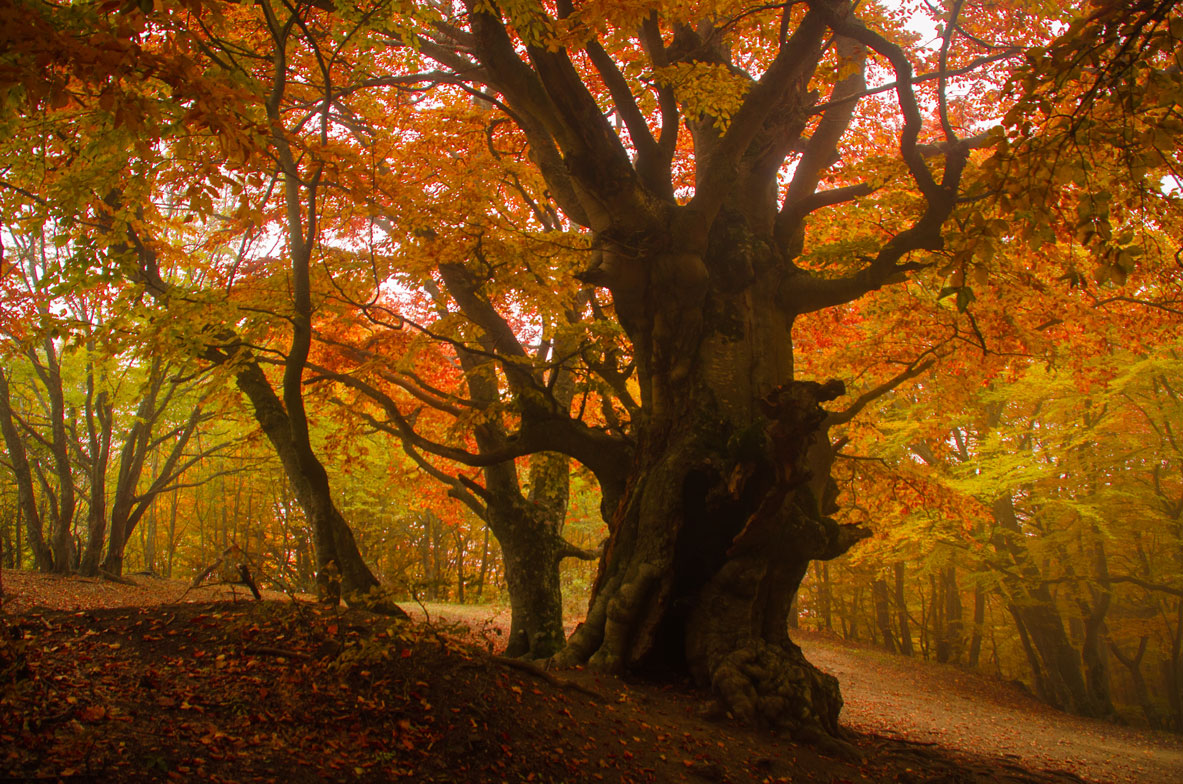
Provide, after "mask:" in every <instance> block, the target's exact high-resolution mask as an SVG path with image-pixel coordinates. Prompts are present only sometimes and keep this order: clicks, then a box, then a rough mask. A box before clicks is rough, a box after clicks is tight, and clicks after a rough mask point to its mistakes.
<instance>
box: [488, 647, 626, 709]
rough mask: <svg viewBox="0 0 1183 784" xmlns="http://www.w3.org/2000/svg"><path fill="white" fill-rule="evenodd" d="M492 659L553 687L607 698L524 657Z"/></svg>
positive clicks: (602, 700)
mask: <svg viewBox="0 0 1183 784" xmlns="http://www.w3.org/2000/svg"><path fill="white" fill-rule="evenodd" d="M492 659H493V661H495V662H497V663H498V664H500V665H501V666H503V667H509V668H510V669H514V670H520V671H521V672H525V673H529V674H530V675H533V676H534V677H535V678H541V679H542V680H544V681H546V682H547V683H549V684H550V685H551V686H554V687H555V688H559V689H570V690H571V691H577V692H579V693H580V694H583V695H584V696H587V697H591V698H592V699H593V700H597V701H599V702H607V700H606V699H605V698H604V695H603V694H600V693H599V692H598V691H596V690H595V689H589V688H588V687H586V686H584V685H582V684H579V683H575V682H574V681H569V680H566V679H565V678H560V677H558V676H556V675H554V674H553V673H550V672H547V671H546V670H545V669H544V668H543V667H542V666H541V665H539V664H536V663H535V662H532V661H528V660H526V659H510V658H508V657H506V656H493V657H492Z"/></svg>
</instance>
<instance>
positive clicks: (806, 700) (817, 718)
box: [711, 639, 860, 759]
mask: <svg viewBox="0 0 1183 784" xmlns="http://www.w3.org/2000/svg"><path fill="white" fill-rule="evenodd" d="M711 688H712V690H713V691H714V693H715V695H716V696H717V697H718V699H719V700H720V702H721V703H722V704H723V705H724V706H726V707H727V709H728V710H729V711H730V712H731V713H732V714H734V715H735V716H736V717H737V718H739V719H741V720H743V721H747V722H751V723H753V724H757V725H760V726H765V727H770V728H772V729H777V730H783V731H785V732H788V733H790V734H791V735H792V736H793V737H794V738H796V739H798V740H801V741H804V742H807V743H809V744H811V745H813V746H815V747H817V748H819V749H821V750H823V751H826V752H828V753H832V754H835V755H837V756H840V757H842V758H844V759H850V758H854V759H858V758H859V757H860V755H859V753H858V751H857V750H856V749H855V748H854V746H852V745H851V744H849V743H847V742H845V741H844V740H842V729H841V727H839V726H838V712H839V711H840V710H841V709H842V696H841V693H840V692H839V689H838V680H837V679H836V678H835V677H834V676H832V675H829V674H827V673H824V672H822V671H821V670H819V669H817V668H816V667H814V666H813V665H812V664H810V663H809V662H808V661H806V659H805V657H804V656H803V655H802V654H801V652H800V650H796V649H793V650H790V649H786V648H782V647H780V646H778V645H773V644H771V643H767V642H765V641H763V640H758V639H751V640H747V641H746V642H744V643H743V644H742V645H740V646H739V647H738V648H735V649H734V650H732V651H730V652H729V653H727V654H725V655H724V656H722V657H721V658H720V659H718V660H717V661H716V662H715V663H714V665H713V666H712V667H711Z"/></svg>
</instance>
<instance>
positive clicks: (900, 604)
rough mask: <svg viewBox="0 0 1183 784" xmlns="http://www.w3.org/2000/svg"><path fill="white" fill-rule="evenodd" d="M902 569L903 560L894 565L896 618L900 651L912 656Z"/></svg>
mask: <svg viewBox="0 0 1183 784" xmlns="http://www.w3.org/2000/svg"><path fill="white" fill-rule="evenodd" d="M904 569H905V566H904V563H903V561H900V562H899V563H897V564H896V565H895V567H894V571H895V608H896V619H897V623H898V624H899V628H900V653H902V654H904V655H905V656H912V655H913V654H914V651H913V649H912V629H911V626H910V624H909V622H908V600H907V597H905V595H904Z"/></svg>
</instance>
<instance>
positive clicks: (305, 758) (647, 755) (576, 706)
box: [0, 572, 1082, 784]
mask: <svg viewBox="0 0 1183 784" xmlns="http://www.w3.org/2000/svg"><path fill="white" fill-rule="evenodd" d="M3 579H4V583H3V585H4V591H5V603H4V605H3V606H4V610H3V611H2V612H0V623H2V624H3V625H4V629H3V631H4V632H5V637H4V639H5V640H6V642H5V643H4V646H3V648H0V674H3V676H4V680H3V682H2V683H0V689H2V691H0V771H4V772H6V775H3V776H0V781H38V780H41V781H100V782H124V781H127V782H141V781H143V782H147V781H198V780H200V781H203V782H206V781H208V782H215V783H216V782H270V781H282V782H285V784H304V783H305V782H307V783H308V784H311V783H312V782H322V781H357V782H381V781H403V780H405V781H424V782H466V781H473V782H477V781H481V782H483V781H508V782H521V781H526V782H546V783H558V782H570V783H574V782H638V783H641V782H654V783H656V782H662V783H664V782H696V783H700V782H737V783H738V782H767V783H769V784H771V783H773V782H790V781H792V782H823V784H836V783H838V782H885V781H886V782H891V781H896V782H937V781H941V782H954V781H955V782H994V781H1001V782H1033V783H1035V782H1038V783H1041V784H1042V783H1046V782H1066V781H1080V780H1082V778H1079V777H1078V776H1077V775H1075V774H1073V773H1071V772H1067V771H1061V772H1055V771H1050V772H1048V771H1044V772H1040V771H1033V770H1028V769H1026V768H1024V767H1022V766H1020V765H1018V764H1015V763H1014V761H1008V760H1005V759H997V758H995V759H988V758H980V757H975V756H973V755H968V754H964V753H955V752H950V751H947V750H943V749H941V748H940V747H938V746H936V745H934V744H932V743H928V742H910V741H908V740H906V739H896V738H890V737H885V736H884V735H874V734H857V733H852V735H851V738H850V740H851V741H852V743H853V744H854V746H855V747H856V748H857V750H858V752H859V754H860V756H861V759H857V760H856V759H850V760H843V759H835V758H832V757H828V756H826V755H824V754H821V753H819V752H818V751H816V750H815V749H813V748H812V747H810V746H808V745H802V744H798V743H795V742H794V741H793V740H792V739H791V738H788V737H785V736H783V735H782V736H777V735H775V734H773V733H770V732H767V731H763V730H758V729H754V728H748V727H743V726H740V725H738V724H737V723H735V722H734V721H731V720H729V719H727V718H725V717H724V718H721V719H713V720H712V719H709V718H707V715H706V714H707V712H706V711H704V710H703V707H704V702H703V695H702V694H701V693H700V692H696V691H695V690H693V689H691V688H688V686H687V685H686V684H683V683H668V684H659V685H654V684H652V683H643V682H635V681H629V680H622V679H617V678H613V677H609V676H606V675H602V674H599V673H593V672H588V671H584V670H570V671H562V672H554V671H548V670H545V669H544V668H542V667H539V666H536V665H529V664H526V665H523V664H520V663H516V662H510V661H508V660H505V659H502V658H499V657H497V656H496V655H495V653H491V652H490V648H493V647H495V646H496V645H497V644H498V643H499V642H500V640H501V639H502V638H501V637H500V636H499V635H498V634H497V631H498V630H499V626H498V624H500V623H504V620H505V619H504V616H500V617H499V618H495V619H494V621H493V623H492V625H490V624H488V623H482V624H481V625H480V626H478V627H475V628H474V626H467V625H464V624H461V623H457V622H452V621H449V620H446V619H448V618H451V617H456V616H453V615H450V614H449V612H448V610H447V609H446V608H444V609H442V610H441V611H440V612H438V613H436V616H437V617H435V618H433V621H432V622H431V623H426V622H422V621H419V622H402V621H395V620H392V619H389V618H386V617H382V616H376V615H372V614H369V613H365V612H362V611H358V610H349V609H335V608H325V607H323V606H320V605H316V604H314V603H312V602H308V601H304V600H296V599H293V598H290V597H282V598H277V597H276V595H274V594H272V595H271V596H270V598H269V599H268V600H267V601H263V602H256V601H254V600H250V601H247V600H245V599H244V598H243V597H244V594H243V592H241V591H240V592H238V596H237V599H235V598H227V597H226V596H224V595H223V594H226V593H228V591H225V590H224V589H225V587H224V586H223V587H222V588H221V589H218V590H215V591H213V592H211V593H213V595H210V594H206V595H197V596H195V595H194V593H189V594H185V588H186V585H185V584H184V583H183V582H180V581H166V580H158V579H156V578H149V577H142V578H141V577H137V578H135V579H134V581H133V582H135V583H136V585H134V586H125V585H116V584H113V583H104V582H102V581H85V580H82V579H81V578H63V577H54V576H44V575H36V574H30V573H23V572H5V573H4V574H3ZM182 595H185V596H186V601H185V602H183V603H178V599H179V598H180V597H181V596H182ZM480 612H484V613H485V617H486V618H487V617H488V614H489V609H488V608H482V609H481V611H476V610H470V609H469V608H461V609H460V610H459V611H458V613H457V615H458V616H460V617H461V618H462V619H466V620H470V621H473V620H477V619H478V618H479V616H480ZM465 615H467V618H464V616H465ZM5 657H7V658H8V659H11V660H12V661H11V662H10V664H13V663H15V664H14V666H8V667H5V664H6V658H5Z"/></svg>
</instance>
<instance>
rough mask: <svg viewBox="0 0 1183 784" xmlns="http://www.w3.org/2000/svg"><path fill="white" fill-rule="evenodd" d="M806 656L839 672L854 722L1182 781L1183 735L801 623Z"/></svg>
mask: <svg viewBox="0 0 1183 784" xmlns="http://www.w3.org/2000/svg"><path fill="white" fill-rule="evenodd" d="M794 639H796V640H797V641H798V642H799V643H800V645H801V647H802V649H803V650H804V651H805V655H806V656H807V657H808V658H809V660H810V661H812V662H813V663H814V664H816V665H817V666H818V667H820V668H821V669H823V670H825V671H826V672H829V673H831V674H833V675H835V676H837V678H838V680H839V681H840V682H841V684H842V696H843V698H844V699H845V701H846V707H845V708H844V709H843V711H842V718H843V723H844V724H846V725H847V726H849V727H850V728H852V729H855V730H859V731H861V732H869V733H874V734H878V735H885V736H888V737H897V738H903V739H906V740H909V741H913V742H918V743H926V744H928V743H930V744H935V745H938V746H943V747H945V748H950V749H955V750H958V751H964V752H967V753H971V754H977V755H983V756H988V757H998V758H1003V759H1007V760H1011V761H1013V762H1016V763H1018V764H1020V765H1022V766H1025V767H1031V768H1042V769H1046V770H1062V771H1068V772H1070V773H1073V774H1075V775H1077V776H1079V777H1081V778H1082V779H1086V780H1088V781H1093V782H1105V783H1106V784H1109V783H1112V784H1181V783H1183V738H1181V737H1179V736H1176V735H1171V734H1169V733H1162V732H1152V731H1150V730H1141V729H1132V728H1128V727H1119V726H1116V725H1113V724H1108V723H1105V722H1101V721H1095V720H1091V719H1082V718H1077V717H1075V716H1069V715H1067V714H1064V713H1060V712H1059V711H1055V710H1052V709H1051V708H1048V707H1047V706H1046V705H1043V704H1042V703H1040V702H1038V701H1036V700H1034V699H1032V698H1030V697H1028V696H1026V695H1024V694H1023V693H1022V692H1020V691H1019V690H1018V689H1015V688H1014V687H1012V686H1010V685H1008V684H1004V683H999V682H998V681H995V680H991V679H989V678H985V677H981V676H977V675H974V674H971V673H966V672H963V671H961V670H958V669H957V668H955V667H950V666H944V665H936V664H930V665H926V666H923V667H920V666H917V665H916V664H915V663H913V662H910V661H909V660H907V659H905V658H903V657H898V656H889V655H887V654H885V653H882V652H879V651H875V650H868V649H862V648H857V647H850V646H848V645H847V644H845V643H841V642H838V641H836V640H832V639H829V638H826V637H822V636H815V635H810V634H806V633H801V632H794Z"/></svg>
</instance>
